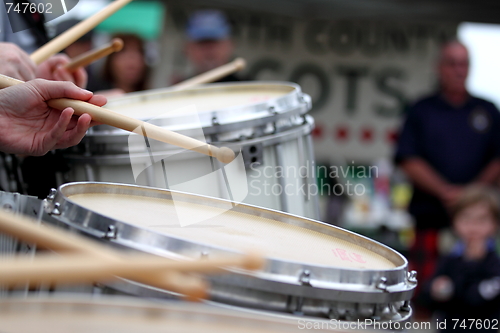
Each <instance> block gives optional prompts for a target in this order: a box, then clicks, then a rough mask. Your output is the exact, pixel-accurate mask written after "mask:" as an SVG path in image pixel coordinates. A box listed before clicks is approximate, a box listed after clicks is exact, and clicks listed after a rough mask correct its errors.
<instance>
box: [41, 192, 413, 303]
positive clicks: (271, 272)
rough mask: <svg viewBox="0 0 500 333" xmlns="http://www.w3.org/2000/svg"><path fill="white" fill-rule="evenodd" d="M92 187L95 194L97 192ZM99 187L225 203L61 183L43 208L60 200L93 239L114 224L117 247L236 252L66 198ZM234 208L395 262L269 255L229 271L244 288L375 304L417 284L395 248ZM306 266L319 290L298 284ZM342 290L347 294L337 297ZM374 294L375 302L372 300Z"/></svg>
mask: <svg viewBox="0 0 500 333" xmlns="http://www.w3.org/2000/svg"><path fill="white" fill-rule="evenodd" d="M96 190H97V191H98V192H96ZM103 191H105V193H121V194H131V195H143V196H146V197H156V198H171V193H175V194H176V199H179V198H182V200H184V201H186V202H192V203H198V204H200V203H201V204H206V203H210V205H211V206H215V207H217V206H219V207H220V206H222V205H227V203H228V201H227V200H224V199H218V198H211V197H206V196H201V195H195V194H187V193H183V192H178V191H170V190H164V189H156V188H147V187H141V186H137V185H125V184H113V183H93V182H79V183H68V184H65V185H62V186H60V187H59V191H58V192H57V194H56V196H55V198H54V199H53V200H52V201H50V200H49V201H47V203H48V205H47V206H48V209H49V211H50V210H51V207H54V205H55V204H58V207H57V209H58V211H59V213H60V215H59V216H55V218H56V219H57V220H58V221H60V222H63V223H65V224H66V225H68V226H70V227H72V228H74V229H77V230H79V231H81V232H84V233H86V234H90V235H92V236H94V237H96V238H100V239H103V238H106V234H107V233H108V228H109V226H111V225H113V226H114V228H115V230H116V231H117V233H116V234H115V236H116V237H115V239H113V240H109V239H108V240H107V242H108V243H109V244H112V245H115V246H120V247H126V248H129V249H135V250H138V251H144V252H151V253H154V254H158V255H173V254H175V253H176V252H175V251H173V249H178V250H179V249H181V250H189V252H190V253H193V252H194V251H196V252H198V253H200V254H201V253H203V252H207V251H208V252H209V253H213V254H215V255H217V254H224V253H235V252H236V251H235V250H232V249H225V248H221V247H217V246H212V245H205V244H200V243H196V242H193V241H190V240H188V239H183V238H181V237H174V236H167V235H164V234H159V233H156V232H154V231H150V230H148V229H146V228H140V227H137V226H134V225H131V224H128V223H125V222H121V221H118V220H115V219H112V218H109V217H106V216H103V215H100V214H98V213H95V212H92V211H90V210H88V209H86V208H83V207H82V206H80V205H78V204H76V203H74V202H72V201H71V200H70V199H69V198H68V197H67V195H71V194H80V193H103ZM226 207H227V206H226ZM234 209H235V210H236V211H239V212H242V213H246V214H252V215H254V216H261V217H267V218H271V219H274V220H277V221H281V222H283V223H287V224H292V225H296V226H300V227H304V228H307V229H310V230H314V231H318V232H322V233H326V234H329V235H332V236H334V237H337V238H340V239H343V240H345V241H348V242H350V243H353V244H356V245H360V246H363V247H364V248H366V249H368V250H371V251H372V252H375V253H378V254H379V255H382V256H384V257H385V258H387V259H388V260H390V261H392V262H393V263H394V264H395V265H396V266H397V267H395V268H393V269H387V270H361V269H352V268H348V269H346V268H341V267H332V266H322V265H307V264H304V263H300V262H293V261H286V260H281V259H275V258H269V260H268V264H267V265H266V267H265V268H264V269H263V270H262V271H260V272H257V273H254V272H245V271H233V272H234V273H237V275H238V277H239V278H241V277H243V276H244V277H245V279H243V280H245V281H244V284H245V287H255V288H257V289H258V288H261V286H260V283H259V280H266V281H275V282H277V287H279V286H281V288H282V289H283V288H284V289H286V290H284V292H286V294H295V295H299V296H304V294H306V295H311V293H313V294H315V295H316V294H317V296H318V297H321V298H325V297H324V296H321V295H325V293H327V294H329V295H326V296H328V297H327V298H328V299H331V298H330V296H335V297H336V298H339V297H340V298H342V299H343V298H348V299H351V300H353V299H352V297H353V296H354V295H358V296H359V297H357V298H360V299H363V300H368V299H370V300H373V301H374V302H376V303H379V301H380V302H386V301H387V300H391V301H400V300H408V299H409V298H410V297H411V294H412V292H413V289H414V288H415V285H416V284H415V283H413V282H412V281H409V279H408V273H407V265H408V263H407V260H406V259H405V258H404V257H403V256H402V255H401V254H399V253H398V252H396V251H394V250H392V249H390V248H389V247H387V246H385V245H383V244H381V243H378V242H376V241H374V240H371V239H369V238H367V237H364V236H361V235H357V234H355V233H353V232H350V231H347V230H344V229H342V228H339V227H335V226H332V225H328V224H326V223H323V222H318V221H314V220H312V219H307V218H303V217H299V216H295V215H292V214H288V213H283V212H279V211H275V210H271V209H265V208H260V207H256V206H252V205H248V204H243V203H242V204H238V205H237V206H236V207H235V208H234ZM145 236H147V237H145ZM138 238H139V239H144V238H147V239H148V243H149V245H148V244H145V243H144V242H143V241H138ZM151 244H155V245H151ZM157 244H162V245H165V244H167V246H166V247H164V248H162V249H161V248H159V247H156V245H157ZM368 245H369V246H368ZM166 252H168V253H166ZM305 270H308V271H309V272H310V278H311V285H312V286H315V285H317V286H318V288H313V287H308V286H302V285H300V283H299V276H300V274H301V272H304V271H305ZM381 277H384V278H385V279H386V281H385V284H386V286H387V288H385V289H384V290H381V289H380V288H379V286H378V285H377V284H378V281H379V279H380V278H381ZM238 281H241V279H240V280H238V279H235V282H234V283H240V282H238ZM328 290H330V292H328ZM332 290H333V292H332ZM274 291H277V289H274ZM344 291H345V292H346V295H347V296H339V295H340V294H342V292H344ZM374 298H375V299H377V300H374Z"/></svg>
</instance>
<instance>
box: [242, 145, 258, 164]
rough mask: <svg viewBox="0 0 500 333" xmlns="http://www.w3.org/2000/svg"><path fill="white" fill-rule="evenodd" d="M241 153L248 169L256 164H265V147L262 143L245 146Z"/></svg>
mask: <svg viewBox="0 0 500 333" xmlns="http://www.w3.org/2000/svg"><path fill="white" fill-rule="evenodd" d="M241 151H242V153H243V162H244V163H245V168H246V169H248V168H250V167H251V166H252V165H253V164H254V163H256V164H257V165H262V164H264V146H263V145H262V143H258V144H253V145H248V146H244V147H242V149H241Z"/></svg>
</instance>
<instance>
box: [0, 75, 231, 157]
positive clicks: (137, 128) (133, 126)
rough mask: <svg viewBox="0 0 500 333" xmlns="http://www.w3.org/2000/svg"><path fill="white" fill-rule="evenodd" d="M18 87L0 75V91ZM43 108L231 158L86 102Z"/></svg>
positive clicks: (222, 150)
mask: <svg viewBox="0 0 500 333" xmlns="http://www.w3.org/2000/svg"><path fill="white" fill-rule="evenodd" d="M20 83H23V81H20V80H17V79H14V78H11V77H8V76H5V75H1V74H0V89H3V88H6V87H10V86H13V85H16V84H20ZM47 104H48V105H49V106H51V107H53V108H54V109H58V110H64V109H65V108H67V107H71V108H73V110H75V115H77V116H81V115H82V114H84V113H87V114H89V115H90V116H91V117H92V120H94V121H96V122H99V123H102V124H106V125H110V126H114V127H117V128H121V129H123V130H126V131H129V132H133V133H136V134H139V135H143V136H147V137H148V138H151V139H154V140H158V141H161V142H165V143H169V144H172V145H174V146H178V147H181V148H184V149H189V150H193V151H196V152H198V153H201V154H205V155H208V156H212V157H215V158H217V159H218V160H219V161H220V162H222V163H229V162H231V161H233V160H234V158H235V155H234V152H233V151H232V150H231V149H229V148H227V147H221V148H219V147H215V146H213V145H210V144H207V143H205V142H201V141H199V140H196V139H193V138H190V137H188V136H185V135H182V134H179V133H176V132H172V131H169V130H167V129H165V128H161V127H158V126H155V125H152V124H149V123H146V122H144V121H142V120H139V119H135V118H131V117H128V116H126V115H123V114H121V113H118V112H114V111H111V110H108V109H105V108H103V107H99V106H96V105H93V104H90V103H87V102H83V101H77V100H73V99H68V98H58V99H52V100H50V101H48V102H47Z"/></svg>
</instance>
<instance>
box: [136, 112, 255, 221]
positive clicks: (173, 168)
mask: <svg viewBox="0 0 500 333" xmlns="http://www.w3.org/2000/svg"><path fill="white" fill-rule="evenodd" d="M162 112H163V111H162ZM181 119H182V123H183V124H186V123H187V124H189V130H188V131H185V130H184V131H183V129H182V126H179V122H181ZM148 123H150V124H152V125H159V126H162V127H163V128H164V129H167V130H170V129H169V127H170V128H171V129H172V130H175V131H177V132H179V133H180V134H184V135H186V136H189V137H190V138H192V139H196V140H198V142H197V143H196V144H198V143H199V146H193V149H183V148H179V147H176V146H174V145H171V144H168V143H164V142H160V141H156V140H153V139H150V138H149V137H154V135H148V130H149V131H151V132H150V133H151V134H153V133H152V132H154V131H155V129H153V128H149V127H147V126H140V127H138V128H136V130H135V131H134V134H131V135H129V137H128V148H129V157H130V163H131V166H132V172H133V174H134V179H135V181H136V183H137V184H138V185H143V184H148V185H149V186H153V187H157V188H164V189H169V190H172V192H171V195H172V201H173V203H174V206H175V212H176V214H177V219H178V222H179V223H178V225H180V226H182V227H185V226H188V225H193V224H197V223H200V222H204V221H208V220H210V219H212V218H213V217H215V216H218V215H220V214H222V213H224V212H226V211H228V210H231V209H232V208H233V207H235V206H236V205H238V204H240V203H241V202H242V201H243V200H245V198H246V196H247V195H248V183H247V176H246V168H245V163H244V161H243V157H242V153H241V150H240V148H239V147H236V146H234V144H232V145H229V144H224V143H220V142H218V143H217V144H215V143H213V144H214V145H217V146H226V147H227V146H230V149H232V150H233V151H235V152H236V153H237V154H236V158H235V159H234V160H233V161H232V162H230V163H227V164H224V163H222V162H220V161H218V160H217V159H216V158H214V157H211V156H207V155H204V154H202V153H200V152H197V151H195V150H203V151H206V148H207V146H206V145H207V142H206V140H205V134H204V132H203V130H202V125H201V121H200V117H199V115H198V112H197V109H196V107H195V106H188V107H184V108H181V109H177V110H173V111H171V112H169V113H168V114H163V115H161V116H157V117H155V118H153V119H151V120H149V121H148ZM168 123H170V124H171V126H165V124H168ZM148 128H149V129H148ZM197 148H205V149H197ZM185 193H189V194H197V195H202V196H206V197H215V198H221V199H227V201H220V202H219V206H218V207H217V208H214V209H208V210H204V213H203V214H194V213H193V209H192V205H186V200H185V197H186V195H185ZM169 222H171V221H169ZM170 224H171V223H170Z"/></svg>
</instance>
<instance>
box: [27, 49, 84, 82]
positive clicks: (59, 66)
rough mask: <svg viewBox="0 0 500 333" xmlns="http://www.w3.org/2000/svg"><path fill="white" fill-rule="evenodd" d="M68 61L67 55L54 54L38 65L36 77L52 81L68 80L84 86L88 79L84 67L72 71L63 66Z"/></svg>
mask: <svg viewBox="0 0 500 333" xmlns="http://www.w3.org/2000/svg"><path fill="white" fill-rule="evenodd" d="M70 62H71V60H70V59H69V57H68V56H67V55H65V54H56V55H54V56H52V57H50V58H49V59H48V60H46V61H44V62H42V63H41V64H40V65H38V68H37V70H36V77H38V78H41V79H46V80H53V81H69V82H73V83H74V84H76V85H77V86H79V87H81V88H85V87H86V86H87V81H88V76H87V72H86V71H85V69H84V68H78V69H77V70H76V71H72V72H70V71H68V70H67V69H66V68H65V67H64V66H65V65H67V64H69V63H70Z"/></svg>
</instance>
